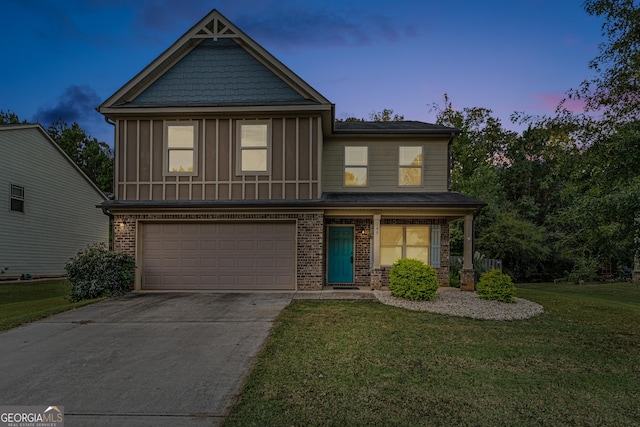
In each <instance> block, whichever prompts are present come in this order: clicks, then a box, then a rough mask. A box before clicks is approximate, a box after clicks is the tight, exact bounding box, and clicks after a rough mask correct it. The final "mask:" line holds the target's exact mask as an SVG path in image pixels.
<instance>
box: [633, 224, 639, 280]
mask: <svg viewBox="0 0 640 427" xmlns="http://www.w3.org/2000/svg"><path fill="white" fill-rule="evenodd" d="M635 226H636V235H635V238H634V239H633V242H634V245H633V246H634V249H635V252H634V254H633V276H632V280H633V281H634V282H640V216H638V217H636V219H635Z"/></svg>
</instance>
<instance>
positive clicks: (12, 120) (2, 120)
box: [0, 110, 27, 125]
mask: <svg viewBox="0 0 640 427" xmlns="http://www.w3.org/2000/svg"><path fill="white" fill-rule="evenodd" d="M26 122H27V121H26V120H23V121H22V123H26ZM18 123H20V118H19V117H18V116H17V115H16V114H15V113H12V112H11V110H7V112H6V113H5V112H4V110H0V124H3V125H13V124H18Z"/></svg>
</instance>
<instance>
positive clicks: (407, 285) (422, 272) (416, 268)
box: [389, 259, 439, 301]
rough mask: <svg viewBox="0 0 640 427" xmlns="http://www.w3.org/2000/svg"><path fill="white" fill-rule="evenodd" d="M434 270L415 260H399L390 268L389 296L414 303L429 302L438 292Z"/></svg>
mask: <svg viewBox="0 0 640 427" xmlns="http://www.w3.org/2000/svg"><path fill="white" fill-rule="evenodd" d="M438 286H439V284H438V277H437V274H436V269H435V268H433V267H431V266H430V265H426V264H425V263H424V262H422V261H419V260H417V259H401V260H398V261H396V262H395V263H394V264H393V266H391V271H390V272H389V289H390V290H391V295H393V296H395V297H399V298H406V299H409V300H414V301H431V300H432V299H434V298H435V296H436V291H437V290H438Z"/></svg>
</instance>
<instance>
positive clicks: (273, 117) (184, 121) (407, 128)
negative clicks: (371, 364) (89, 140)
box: [98, 10, 484, 290]
mask: <svg viewBox="0 0 640 427" xmlns="http://www.w3.org/2000/svg"><path fill="white" fill-rule="evenodd" d="M98 110H99V111H100V112H101V113H102V114H103V115H104V116H105V117H106V118H107V119H108V120H109V121H110V122H112V123H113V124H114V126H115V155H116V172H115V175H116V176H115V198H114V200H110V201H106V202H104V203H103V204H102V207H103V209H105V211H107V212H108V213H110V214H111V215H113V217H114V247H115V249H116V250H120V251H123V252H127V253H130V254H132V255H134V256H135V259H136V264H137V267H138V268H137V274H136V281H135V289H138V290H159V289H166V290H178V289H185V290H186V289H268V290H319V289H322V288H323V286H337V285H340V286H345V285H350V286H367V287H369V286H374V287H377V286H380V285H383V286H384V285H385V284H388V272H389V268H390V266H391V265H392V264H393V262H395V261H396V260H397V259H398V258H404V257H407V258H409V257H410V258H417V259H421V260H423V261H424V262H426V263H428V264H430V265H432V266H434V267H435V268H436V269H437V271H438V277H439V280H440V283H441V284H442V285H443V286H446V285H448V283H449V224H450V223H451V222H452V221H454V220H458V219H461V218H464V220H465V253H464V255H465V256H464V266H463V273H462V276H463V277H462V281H463V287H466V288H468V289H473V285H474V284H473V266H472V256H471V254H472V244H473V220H474V216H475V214H476V213H477V212H478V210H479V209H481V208H482V206H483V205H484V203H483V202H481V201H479V200H476V199H473V198H470V197H467V196H465V195H462V194H459V193H454V192H451V191H449V170H450V144H451V141H452V140H453V138H455V136H456V135H457V134H458V133H459V131H458V130H457V129H453V128H448V127H443V126H438V125H433V124H427V123H422V122H415V121H406V122H336V121H335V113H334V105H333V104H331V102H329V101H328V100H327V99H326V98H325V97H324V96H322V95H321V94H320V93H318V92H317V91H316V90H315V89H313V88H312V87H311V86H309V85H308V84H307V83H306V82H305V81H303V80H302V79H301V78H300V77H298V76H297V75H296V74H294V73H293V72H292V71H291V70H289V69H288V68H287V67H286V66H285V65H284V64H282V63H281V62H280V61H279V60H278V59H276V58H275V57H274V56H273V55H271V54H270V53H269V52H267V51H266V50H265V49H264V48H262V47H261V46H260V45H259V44H257V43H256V42H255V41H253V40H252V39H251V38H250V37H248V36H247V35H246V34H245V33H244V32H242V31H241V30H240V29H238V28H237V27H236V26H235V25H233V24H232V23H231V22H229V21H228V20H227V19H226V18H225V17H223V16H222V15H221V14H220V13H219V12H217V11H215V10H214V11H212V12H211V13H210V14H208V15H207V16H206V17H204V18H203V19H202V20H201V21H200V22H198V23H197V24H196V25H195V26H194V27H193V28H191V29H190V30H189V31H188V32H187V33H186V34H184V35H183V36H182V37H181V38H180V39H179V40H178V41H176V42H175V43H174V44H173V45H172V46H170V47H169V48H168V49H167V50H166V51H165V52H164V53H162V54H161V55H160V56H159V57H158V58H157V59H155V60H154V61H153V62H152V63H151V64H149V65H148V66H147V67H146V68H145V69H143V70H142V71H141V72H140V73H139V74H138V75H136V76H135V77H134V78H133V79H132V80H130V81H129V82H128V83H127V84H126V85H124V86H123V87H122V88H121V89H119V90H118V91H117V92H116V93H115V94H113V95H112V96H111V97H110V98H109V99H107V100H106V101H105V102H104V103H103V104H102V105H100V107H99V108H98Z"/></svg>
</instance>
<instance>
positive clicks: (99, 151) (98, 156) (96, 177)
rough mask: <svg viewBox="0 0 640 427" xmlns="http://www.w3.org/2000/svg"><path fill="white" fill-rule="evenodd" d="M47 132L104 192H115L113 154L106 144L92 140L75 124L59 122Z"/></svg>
mask: <svg viewBox="0 0 640 427" xmlns="http://www.w3.org/2000/svg"><path fill="white" fill-rule="evenodd" d="M47 132H48V133H49V136H51V138H52V139H53V140H54V141H56V143H57V144H58V145H59V146H60V148H62V150H63V151H64V152H65V153H67V155H68V156H69V157H70V158H71V160H73V162H74V163H75V164H77V165H78V166H79V167H80V169H81V170H82V171H83V172H84V173H85V174H86V175H87V176H88V177H89V179H91V180H92V181H93V182H94V183H95V184H96V185H97V186H98V187H99V188H100V189H101V190H102V191H104V192H107V193H109V192H112V191H113V154H112V153H111V148H110V147H109V146H108V145H107V144H106V143H104V142H100V141H98V140H97V139H96V138H91V137H90V136H89V135H87V133H86V132H85V131H84V129H82V128H81V127H80V125H78V123H75V122H74V123H73V124H72V125H71V127H69V126H68V125H67V124H66V123H65V122H63V121H60V120H59V121H57V122H55V123H53V124H52V125H51V126H49V127H48V128H47Z"/></svg>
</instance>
